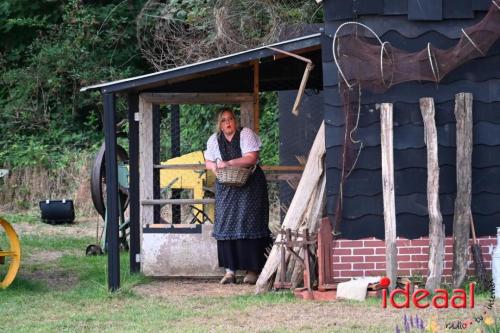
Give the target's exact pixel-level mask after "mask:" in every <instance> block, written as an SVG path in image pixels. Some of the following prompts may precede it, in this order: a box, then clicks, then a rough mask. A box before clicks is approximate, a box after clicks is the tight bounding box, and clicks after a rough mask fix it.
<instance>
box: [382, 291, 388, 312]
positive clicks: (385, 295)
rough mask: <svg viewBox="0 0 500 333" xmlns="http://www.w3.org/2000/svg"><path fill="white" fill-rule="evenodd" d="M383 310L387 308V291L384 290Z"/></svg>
mask: <svg viewBox="0 0 500 333" xmlns="http://www.w3.org/2000/svg"><path fill="white" fill-rule="evenodd" d="M382 308H384V309H385V308H387V289H382Z"/></svg>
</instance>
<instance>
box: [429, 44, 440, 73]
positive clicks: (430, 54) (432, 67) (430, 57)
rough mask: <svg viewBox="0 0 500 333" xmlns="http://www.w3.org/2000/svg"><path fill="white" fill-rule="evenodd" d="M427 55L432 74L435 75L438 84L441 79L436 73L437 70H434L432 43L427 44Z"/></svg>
mask: <svg viewBox="0 0 500 333" xmlns="http://www.w3.org/2000/svg"><path fill="white" fill-rule="evenodd" d="M427 54H428V55H429V62H430V64H431V70H432V74H433V75H434V78H435V79H436V82H439V77H438V75H437V73H436V70H435V69H434V64H433V62H432V53H431V43H427ZM436 65H437V63H436Z"/></svg>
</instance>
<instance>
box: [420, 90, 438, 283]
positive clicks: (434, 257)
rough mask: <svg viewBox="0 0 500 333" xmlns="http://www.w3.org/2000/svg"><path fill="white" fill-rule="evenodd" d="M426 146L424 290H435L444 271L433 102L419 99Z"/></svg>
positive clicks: (428, 99) (430, 99)
mask: <svg viewBox="0 0 500 333" xmlns="http://www.w3.org/2000/svg"><path fill="white" fill-rule="evenodd" d="M420 111H421V112H422V118H423V119H424V130H425V132H424V133H425V137H424V138H425V143H426V145H427V206H428V209H429V243H430V244H429V275H428V276H427V282H426V283H425V289H427V290H435V289H437V288H439V285H440V284H441V276H442V275H443V269H444V225H443V217H442V215H441V208H440V206H439V163H438V143H437V130H436V123H435V120H434V114H435V109H434V100H433V99H432V98H427V97H426V98H421V99H420Z"/></svg>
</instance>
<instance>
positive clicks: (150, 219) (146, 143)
mask: <svg viewBox="0 0 500 333" xmlns="http://www.w3.org/2000/svg"><path fill="white" fill-rule="evenodd" d="M139 174H140V175H141V176H140V178H139V201H140V202H141V201H142V200H152V199H153V104H151V103H150V102H146V101H145V100H144V99H143V98H142V96H140V97H139ZM153 211H154V207H153V206H145V205H141V208H140V214H139V216H140V221H141V230H142V228H143V227H144V226H145V225H146V224H152V223H154V214H153Z"/></svg>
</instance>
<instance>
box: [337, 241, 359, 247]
mask: <svg viewBox="0 0 500 333" xmlns="http://www.w3.org/2000/svg"><path fill="white" fill-rule="evenodd" d="M340 247H363V241H340Z"/></svg>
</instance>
